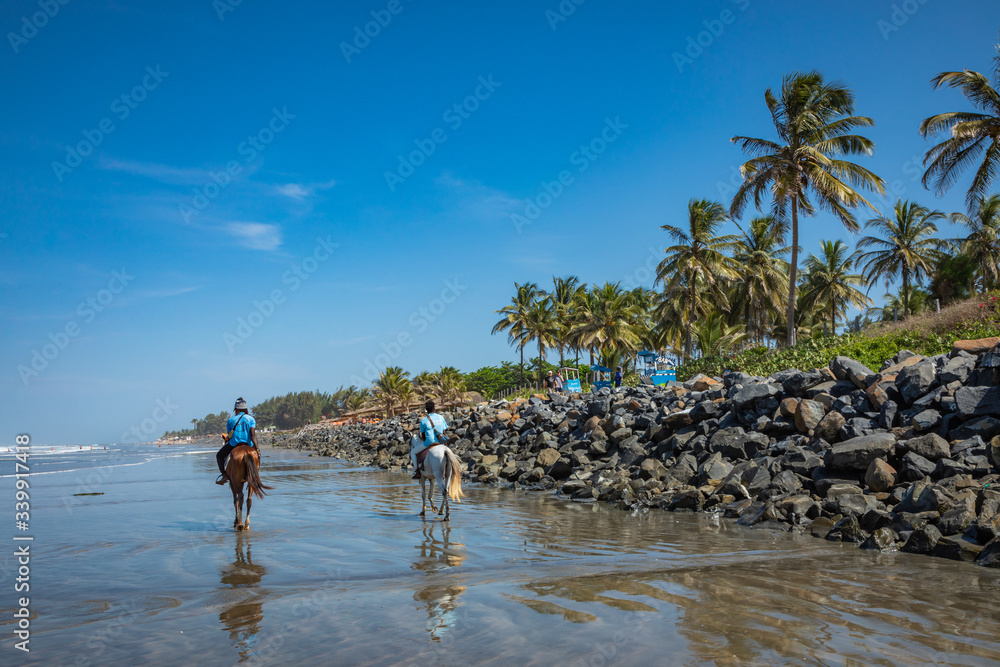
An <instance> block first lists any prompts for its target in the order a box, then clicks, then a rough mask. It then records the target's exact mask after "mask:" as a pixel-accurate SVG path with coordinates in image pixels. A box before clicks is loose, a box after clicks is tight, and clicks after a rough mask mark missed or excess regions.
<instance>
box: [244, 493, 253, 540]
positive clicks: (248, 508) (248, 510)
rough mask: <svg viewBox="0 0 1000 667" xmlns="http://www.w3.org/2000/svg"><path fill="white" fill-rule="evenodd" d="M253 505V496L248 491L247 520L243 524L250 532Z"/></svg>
mask: <svg viewBox="0 0 1000 667" xmlns="http://www.w3.org/2000/svg"><path fill="white" fill-rule="evenodd" d="M251 505H253V494H252V493H250V489H247V520H246V521H244V522H243V527H244V528H245V529H246V530H250V506H251Z"/></svg>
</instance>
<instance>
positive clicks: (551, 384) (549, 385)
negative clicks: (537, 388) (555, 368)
mask: <svg viewBox="0 0 1000 667" xmlns="http://www.w3.org/2000/svg"><path fill="white" fill-rule="evenodd" d="M542 388H543V389H547V390H549V391H551V390H553V389H555V388H556V381H555V379H554V378H553V377H552V371H549V374H548V375H547V376H545V380H544V381H543V382H542Z"/></svg>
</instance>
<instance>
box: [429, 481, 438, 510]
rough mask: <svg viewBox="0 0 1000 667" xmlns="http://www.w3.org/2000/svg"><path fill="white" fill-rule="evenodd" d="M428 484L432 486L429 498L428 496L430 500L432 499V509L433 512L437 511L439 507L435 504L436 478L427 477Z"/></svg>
mask: <svg viewBox="0 0 1000 667" xmlns="http://www.w3.org/2000/svg"><path fill="white" fill-rule="evenodd" d="M427 485H428V486H429V487H430V491H429V492H428V494H427V498H428V500H430V501H431V511H432V512H437V511H438V508H437V507H436V506H435V505H434V478H433V477H428V478H427Z"/></svg>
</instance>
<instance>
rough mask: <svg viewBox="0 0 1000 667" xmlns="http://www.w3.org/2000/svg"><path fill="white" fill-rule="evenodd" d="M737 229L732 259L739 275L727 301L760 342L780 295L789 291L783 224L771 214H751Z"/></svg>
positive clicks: (777, 308) (773, 317)
mask: <svg viewBox="0 0 1000 667" xmlns="http://www.w3.org/2000/svg"><path fill="white" fill-rule="evenodd" d="M737 227H739V223H737ZM740 231H741V232H743V236H742V238H741V239H740V240H739V241H738V243H737V246H736V249H735V251H734V252H733V259H734V260H735V262H736V264H737V265H738V266H739V267H740V274H741V275H740V279H739V280H737V281H735V282H734V283H733V292H732V295H731V296H730V303H731V304H732V314H733V315H736V314H737V313H738V314H739V315H740V316H741V318H742V319H743V320H744V321H745V322H746V329H747V333H748V335H749V337H750V338H752V339H753V340H755V341H758V342H759V341H761V340H762V339H763V338H764V335H765V334H766V332H767V330H768V328H769V327H770V325H771V323H772V322H774V321H775V320H776V319H778V317H779V316H780V313H781V305H782V299H783V296H784V295H785V294H787V293H788V262H786V261H785V260H783V259H781V257H782V256H783V255H784V254H785V253H787V252H788V251H789V250H790V248H789V247H788V246H786V245H785V229H784V225H782V224H780V223H779V222H778V221H776V220H775V219H774V216H770V215H768V216H764V217H760V218H754V219H753V220H751V221H750V224H749V226H748V228H747V229H743V228H742V227H740Z"/></svg>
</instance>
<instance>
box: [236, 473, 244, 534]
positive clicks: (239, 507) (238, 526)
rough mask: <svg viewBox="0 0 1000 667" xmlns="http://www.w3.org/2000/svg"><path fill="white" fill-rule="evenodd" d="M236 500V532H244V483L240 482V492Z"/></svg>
mask: <svg viewBox="0 0 1000 667" xmlns="http://www.w3.org/2000/svg"><path fill="white" fill-rule="evenodd" d="M237 494H238V495H237V500H236V518H237V519H238V522H237V523H236V530H243V483H242V482H240V490H239V491H238V492H237Z"/></svg>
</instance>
